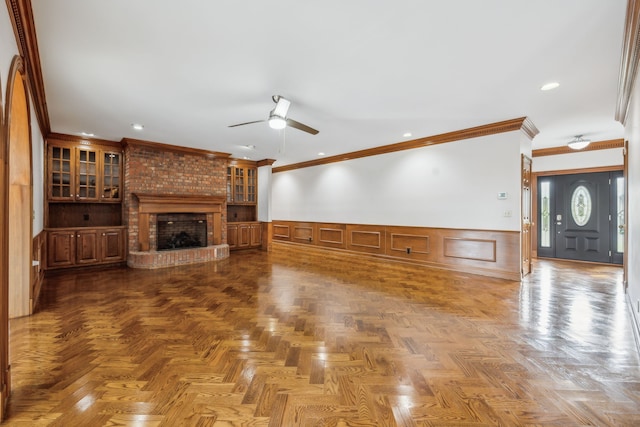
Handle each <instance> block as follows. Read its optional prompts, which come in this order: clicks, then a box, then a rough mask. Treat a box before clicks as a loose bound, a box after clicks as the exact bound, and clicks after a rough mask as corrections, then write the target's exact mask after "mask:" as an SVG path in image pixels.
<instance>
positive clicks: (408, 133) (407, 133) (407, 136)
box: [402, 132, 411, 138]
mask: <svg viewBox="0 0 640 427" xmlns="http://www.w3.org/2000/svg"><path fill="white" fill-rule="evenodd" d="M402 136H404V137H405V138H409V137H410V136H411V132H405V133H403V134H402Z"/></svg>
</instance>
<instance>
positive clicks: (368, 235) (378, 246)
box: [347, 224, 385, 255]
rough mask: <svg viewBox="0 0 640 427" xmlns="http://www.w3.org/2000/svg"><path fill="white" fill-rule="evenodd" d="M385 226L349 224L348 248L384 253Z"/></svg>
mask: <svg viewBox="0 0 640 427" xmlns="http://www.w3.org/2000/svg"><path fill="white" fill-rule="evenodd" d="M384 233H385V231H384V227H383V226H379V225H354V224H348V225H347V249H348V250H350V251H356V252H365V253H369V254H375V255H384V250H385V240H384Z"/></svg>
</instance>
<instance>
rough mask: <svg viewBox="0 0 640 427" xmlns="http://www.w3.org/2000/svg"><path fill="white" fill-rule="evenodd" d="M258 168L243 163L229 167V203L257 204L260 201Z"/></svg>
mask: <svg viewBox="0 0 640 427" xmlns="http://www.w3.org/2000/svg"><path fill="white" fill-rule="evenodd" d="M257 194H258V169H257V168H256V167H255V166H248V165H242V164H236V165H231V166H228V167H227V203H230V204H244V205H247V204H248V205H255V204H256V203H257V202H258V196H257Z"/></svg>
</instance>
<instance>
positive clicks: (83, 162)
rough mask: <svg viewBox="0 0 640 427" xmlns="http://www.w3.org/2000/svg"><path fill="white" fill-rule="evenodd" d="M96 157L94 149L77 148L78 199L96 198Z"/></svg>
mask: <svg viewBox="0 0 640 427" xmlns="http://www.w3.org/2000/svg"><path fill="white" fill-rule="evenodd" d="M97 173H98V157H97V155H96V152H95V151H91V150H85V149H82V148H79V149H78V183H77V188H78V192H77V193H76V198H78V199H98V182H97V179H98V176H97Z"/></svg>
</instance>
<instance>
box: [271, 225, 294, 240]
mask: <svg viewBox="0 0 640 427" xmlns="http://www.w3.org/2000/svg"><path fill="white" fill-rule="evenodd" d="M273 238H274V239H278V240H289V239H290V238H291V229H290V227H289V224H275V223H274V224H273Z"/></svg>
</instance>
